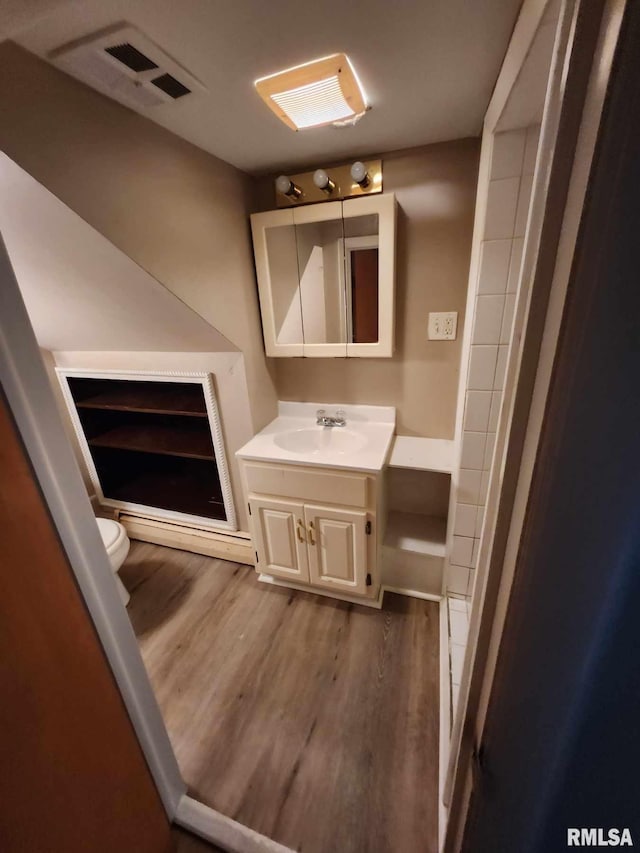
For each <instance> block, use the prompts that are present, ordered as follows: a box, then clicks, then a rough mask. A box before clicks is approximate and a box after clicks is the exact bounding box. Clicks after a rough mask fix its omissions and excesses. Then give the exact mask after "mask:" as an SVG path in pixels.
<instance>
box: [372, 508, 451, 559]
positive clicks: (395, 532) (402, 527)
mask: <svg viewBox="0 0 640 853" xmlns="http://www.w3.org/2000/svg"><path fill="white" fill-rule="evenodd" d="M446 539H447V522H446V519H444V518H436V517H435V516H432V515H417V514H416V513H411V512H396V511H393V512H390V513H389V518H388V520H387V532H386V535H385V540H384V544H385V546H387V547H388V548H395V549H396V550H397V551H405V552H411V553H413V554H426V555H429V556H432V557H444V556H445V544H446Z"/></svg>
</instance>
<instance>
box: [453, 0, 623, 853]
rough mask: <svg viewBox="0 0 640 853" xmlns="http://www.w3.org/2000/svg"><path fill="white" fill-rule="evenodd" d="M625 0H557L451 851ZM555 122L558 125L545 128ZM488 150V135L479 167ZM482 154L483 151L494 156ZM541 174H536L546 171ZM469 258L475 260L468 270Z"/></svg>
mask: <svg viewBox="0 0 640 853" xmlns="http://www.w3.org/2000/svg"><path fill="white" fill-rule="evenodd" d="M625 3H626V0H603V2H602V3H599V4H598V8H596V7H592V8H591V13H592V18H591V19H589V17H588V12H587V10H586V4H585V3H583V2H580V0H577V2H576V3H575V4H573V3H572V2H571V0H567V2H565V4H564V5H563V11H564V13H565V20H564V22H563V23H562V26H563V28H564V37H565V38H566V40H567V44H568V45H569V46H570V47H571V50H570V51H569V52H568V55H567V57H566V60H565V57H564V55H563V56H562V59H563V62H562V63H561V64H559V65H557V66H556V68H555V69H554V70H553V71H552V74H553V75H554V76H555V83H554V84H553V85H554V86H555V92H556V98H557V100H556V103H555V104H554V105H553V106H554V113H555V114H554V115H552V116H549V117H548V119H549V120H548V121H547V122H546V126H545V124H544V123H543V128H542V134H541V146H543V147H544V146H545V145H547V146H549V143H551V142H553V143H554V144H553V147H551V146H549V147H548V149H547V150H548V152H549V154H550V155H551V156H550V162H549V166H548V172H547V174H546V176H544V179H545V181H546V182H547V184H548V185H549V186H550V187H551V189H550V191H549V197H548V198H546V197H545V195H546V194H545V193H543V192H542V191H541V190H542V189H543V188H542V186H541V185H540V183H538V179H536V182H534V188H533V194H532V204H531V210H530V219H529V228H528V229H527V238H526V242H525V247H524V254H523V262H522V263H523V275H530V276H532V288H531V295H530V297H529V298H528V300H527V302H526V304H523V305H521V306H517V307H516V314H517V312H518V310H519V309H520V310H521V311H522V331H521V333H520V334H519V335H518V336H517V339H516V340H515V341H514V342H513V343H512V345H511V349H510V353H509V361H508V366H507V376H506V380H505V403H503V407H504V408H503V412H502V415H501V419H500V424H499V426H498V436H497V442H496V454H495V457H494V461H493V467H492V472H491V479H490V483H489V491H488V496H487V504H486V517H485V531H486V530H489V531H490V535H486V534H485V535H483V538H482V540H481V546H480V554H479V558H478V568H477V570H476V587H475V590H474V599H473V606H472V615H471V624H470V631H469V641H468V646H467V654H466V657H465V665H464V671H463V684H462V686H461V692H460V699H459V705H458V711H457V715H456V720H455V722H454V731H453V735H452V740H451V744H450V748H451V754H450V759H449V768H448V779H447V786H446V787H447V798H448V800H450V808H449V821H448V826H447V833H446V838H445V839H443V849H444V850H445V851H446V853H454V851H458V850H459V849H460V846H461V843H462V833H463V831H464V826H465V822H466V817H467V812H468V807H469V801H470V796H471V791H472V788H473V773H474V770H473V768H474V761H475V759H474V756H476V755H477V750H478V745H479V744H480V743H481V742H482V734H483V730H484V726H485V722H486V713H487V707H488V702H489V698H490V695H491V690H492V687H493V680H494V676H495V669H496V662H497V655H498V650H499V647H500V643H501V641H502V633H503V629H504V624H505V618H506V614H507V611H508V608H509V604H510V592H511V585H512V582H513V577H514V572H515V564H516V558H517V554H518V548H519V543H520V540H521V535H522V531H523V528H524V524H525V520H526V513H527V506H528V499H529V494H530V489H531V484H532V476H533V469H534V465H535V461H536V458H537V454H538V447H539V442H540V436H541V430H542V422H543V417H544V413H545V410H546V403H547V396H548V393H549V389H550V387H551V383H552V379H553V373H554V363H555V355H556V349H557V345H558V341H559V338H560V332H561V324H562V317H563V309H564V304H565V298H566V294H567V287H568V283H569V275H570V272H571V264H572V261H573V255H574V250H575V246H576V240H577V235H578V229H579V226H580V222H581V217H582V211H583V206H584V201H585V196H586V192H587V187H588V180H589V173H590V168H591V164H592V160H593V156H594V152H595V147H596V141H597V134H598V129H599V124H600V118H601V115H602V109H603V105H604V100H605V95H606V90H607V85H608V82H609V77H610V74H611V69H612V65H613V59H614V52H615V47H616V44H617V39H618V34H619V30H620V25H621V21H622V16H623V13H624V8H625ZM600 12H602V18H601V19H600V18H599V13H600ZM574 51H575V53H574ZM574 56H575V61H574ZM567 81H569V84H571V83H572V82H573V83H574V84H576V85H575V88H574V89H569V91H570V93H571V96H572V97H570V98H567V99H566V101H565V98H564V94H565V92H566V91H567ZM498 91H499V87H496V93H498ZM581 94H582V95H583V98H584V100H583V102H581V100H580V96H581ZM494 97H495V94H494ZM498 118H499V112H498V111H494V112H493V113H492V111H491V108H490V110H489V111H488V113H487V120H491V121H492V122H493V126H494V127H495V123H496V122H497V120H498ZM551 120H552V121H553V122H555V125H556V128H555V129H554V128H553V127H550V124H551ZM552 132H553V133H554V135H555V136H556V137H557V141H556V140H555V139H554V138H553V136H552ZM491 144H492V140H489V146H490V145H491ZM484 149H485V145H484V144H483V152H482V159H481V170H482V162H483V160H484V158H485V150H484ZM486 156H487V161H490V156H489V154H487V155H486ZM563 160H564V164H566V163H567V162H569V163H571V166H570V168H569V169H567V166H566V165H563ZM571 161H572V162H571ZM485 168H488V166H487V164H486V163H485ZM539 177H540V179H541V180H542V177H543V176H539ZM563 181H564V182H565V184H566V188H565V189H564V191H562V187H561V184H562V182H563ZM559 185H560V186H559ZM558 190H561V195H560V197H558V196H557V195H556V196H555V198H554V197H553V193H554V192H556V193H557V192H558ZM563 195H564V198H563ZM531 226H533V229H532V228H531ZM531 230H533V234H531V233H530V231H531ZM554 233H555V236H554ZM532 236H533V239H530V238H531V237H532ZM476 263H477V258H476ZM473 268H474V267H473V260H472V274H473ZM516 322H517V317H516ZM507 389H509V390H508V391H507ZM507 393H508V394H509V400H508V401H507Z"/></svg>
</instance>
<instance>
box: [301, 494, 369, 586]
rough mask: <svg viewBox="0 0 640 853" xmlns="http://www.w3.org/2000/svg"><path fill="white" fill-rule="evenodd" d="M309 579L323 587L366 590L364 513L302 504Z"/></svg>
mask: <svg viewBox="0 0 640 853" xmlns="http://www.w3.org/2000/svg"><path fill="white" fill-rule="evenodd" d="M304 514H305V521H306V526H307V536H308V552H309V579H310V582H311V583H312V584H315V585H316V586H322V587H325V588H326V589H334V590H336V591H340V590H341V591H342V592H347V593H349V594H351V595H364V593H365V592H366V590H367V532H366V525H367V513H366V512H364V511H359V510H346V509H333V508H330V507H325V506H312V505H309V504H306V505H305V508H304Z"/></svg>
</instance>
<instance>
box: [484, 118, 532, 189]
mask: <svg viewBox="0 0 640 853" xmlns="http://www.w3.org/2000/svg"><path fill="white" fill-rule="evenodd" d="M526 139H527V131H526V129H525V128H523V129H522V130H514V131H509V132H507V133H496V135H495V136H494V137H493V154H492V157H491V180H492V181H495V180H496V179H499V178H512V177H514V176H518V177H519V176H520V174H521V172H522V161H523V158H524V153H525V141H526Z"/></svg>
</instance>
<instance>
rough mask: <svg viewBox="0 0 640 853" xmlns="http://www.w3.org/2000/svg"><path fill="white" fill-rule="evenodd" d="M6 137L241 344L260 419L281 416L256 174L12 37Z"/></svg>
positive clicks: (38, 174) (62, 195) (3, 78)
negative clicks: (266, 324) (257, 231)
mask: <svg viewBox="0 0 640 853" xmlns="http://www.w3.org/2000/svg"><path fill="white" fill-rule="evenodd" d="M0 148H1V149H2V150H3V151H4V152H5V153H6V154H7V155H8V156H9V157H10V158H11V159H12V160H13V161H15V162H16V163H17V164H18V165H20V166H21V167H22V168H23V169H25V170H26V171H27V172H28V173H29V174H30V175H31V176H33V177H34V178H35V179H36V180H37V181H39V182H40V183H41V184H43V185H44V186H45V187H46V188H47V189H49V190H50V191H51V192H52V193H53V194H54V195H55V196H57V198H59V199H60V200H61V201H63V202H64V203H65V204H66V205H68V207H70V208H71V209H72V210H73V211H75V212H76V213H77V214H78V215H79V216H80V217H82V219H84V220H85V221H86V222H88V223H89V224H90V225H92V226H93V227H94V228H95V229H96V230H97V231H98V232H99V233H100V234H102V235H103V236H104V237H105V238H107V239H108V240H109V241H110V242H111V243H113V245H114V246H116V247H117V248H119V249H121V250H122V251H123V252H124V253H125V254H126V255H127V256H128V257H129V258H131V259H132V260H133V261H135V263H136V264H138V265H139V266H141V267H142V268H143V269H144V270H145V271H146V272H148V273H149V274H150V275H151V276H153V277H154V278H155V279H157V281H158V282H160V283H161V284H163V285H164V286H165V287H167V288H168V289H169V290H170V291H171V292H172V293H174V294H175V295H176V296H177V297H179V299H181V300H182V301H183V302H185V303H186V304H187V305H188V306H189V307H190V308H192V309H193V310H194V311H196V312H197V313H198V314H199V315H200V316H201V317H203V318H204V320H206V321H207V322H208V323H210V324H211V325H212V326H213V327H214V328H215V329H217V330H218V331H219V332H220V333H221V334H222V335H223V336H224V337H225V338H227V340H228V341H230V342H231V343H232V344H233V345H234V346H235V347H237V348H238V349H239V350H240V351H241V352H242V354H243V356H244V366H245V371H246V377H247V387H248V390H249V401H250V413H251V426H252V427H253V429H254V430H258V429H260V428H262V426H264V425H265V423H267V422H268V421H269V420H270V419H271V418H272V417H274V415H275V409H276V395H275V390H274V385H273V382H272V379H271V376H270V374H269V371H268V370H267V365H266V360H265V357H264V350H263V344H262V333H261V327H260V318H259V312H258V303H257V294H256V289H255V279H254V273H253V261H252V251H251V244H250V239H249V223H248V205H247V203H246V198H247V194H248V186H249V179H248V177H247V176H246V175H244V174H243V173H242V172H240V171H238V170H237V169H235V168H233V167H232V166H229V165H228V164H226V163H223V162H222V161H221V160H218V159H217V158H215V157H212V156H211V155H210V154H207V153H206V152H204V151H202V150H200V149H198V148H196V147H195V146H193V145H191V144H189V143H188V142H185V141H184V140H182V139H180V138H178V137H177V136H174V135H173V134H171V133H169V132H168V131H166V130H164V129H163V128H161V127H159V126H158V125H155V124H154V123H153V122H150V121H148V120H147V119H145V118H142V117H141V116H139V115H137V114H135V113H133V112H131V111H130V110H127V109H126V108H125V107H122V106H120V105H119V104H117V103H115V102H113V101H110V100H109V99H108V98H104V97H103V96H101V95H99V94H98V93H96V92H94V91H93V90H92V89H90V88H88V87H87V86H84V85H83V84H81V83H78V82H77V81H75V80H73V79H72V78H70V77H68V76H67V75H65V74H63V73H62V72H60V71H57V70H56V69H54V68H52V67H51V66H49V65H48V64H47V63H45V62H43V61H42V60H40V59H38V58H36V57H35V56H33V55H31V54H29V53H28V52H27V51H25V50H23V49H22V48H19V47H18V46H17V45H15V44H12V43H11V42H4V43H3V44H0ZM190 349H193V348H192V347H190Z"/></svg>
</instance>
